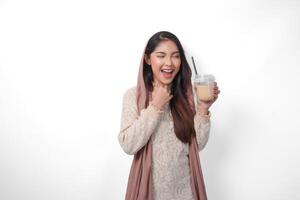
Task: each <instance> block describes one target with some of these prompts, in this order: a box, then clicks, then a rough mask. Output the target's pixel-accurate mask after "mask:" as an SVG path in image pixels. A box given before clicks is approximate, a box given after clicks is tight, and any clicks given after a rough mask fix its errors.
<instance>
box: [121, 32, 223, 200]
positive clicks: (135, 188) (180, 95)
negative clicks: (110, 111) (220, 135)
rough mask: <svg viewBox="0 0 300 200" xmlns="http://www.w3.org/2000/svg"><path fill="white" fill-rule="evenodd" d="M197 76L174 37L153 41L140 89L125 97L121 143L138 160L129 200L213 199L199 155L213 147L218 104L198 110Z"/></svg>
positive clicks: (162, 35) (156, 36)
mask: <svg viewBox="0 0 300 200" xmlns="http://www.w3.org/2000/svg"><path fill="white" fill-rule="evenodd" d="M191 75H192V73H191V69H190V67H189V65H188V62H187V60H186V58H185V55H184V50H183V48H182V45H181V43H180V41H179V40H178V38H177V37H176V36H175V35H174V34H172V33H170V32H166V31H162V32H158V33H156V34H154V35H153V36H152V37H151V38H150V39H149V41H148V43H147V46H146V48H145V52H144V57H143V59H142V62H141V65H140V71H139V76H138V83H137V86H136V87H133V88H130V89H129V90H127V91H126V92H125V94H124V97H123V110H122V120H121V131H120V133H119V142H120V145H121V147H122V148H123V150H124V151H125V152H126V153H128V154H130V155H134V159H133V163H132V166H131V171H130V175H129V180H128V186H127V193H126V200H137V199H146V200H152V199H154V200H171V199H172V200H192V199H195V200H200V199H201V200H205V199H207V198H206V191H205V186H204V180H203V176H202V171H201V165H200V159H199V154H198V152H199V151H200V150H202V149H203V148H204V146H205V145H206V143H207V141H208V137H209V131H210V113H209V111H208V109H209V106H210V105H212V103H213V102H214V101H215V100H214V101H211V102H202V101H200V100H199V101H197V103H199V104H198V105H197V109H196V107H195V105H194V101H193V99H194V93H193V89H192V84H191ZM214 89H215V94H214V95H215V97H217V95H218V93H219V91H218V88H217V86H215V88H214ZM215 99H216V98H215ZM207 105H209V106H207Z"/></svg>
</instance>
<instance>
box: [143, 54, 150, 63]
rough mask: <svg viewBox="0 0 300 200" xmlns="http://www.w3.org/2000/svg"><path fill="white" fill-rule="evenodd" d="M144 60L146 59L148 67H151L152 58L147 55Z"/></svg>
mask: <svg viewBox="0 0 300 200" xmlns="http://www.w3.org/2000/svg"><path fill="white" fill-rule="evenodd" d="M144 58H145V62H146V63H147V64H148V65H151V61H150V56H147V55H146V54H145V56H144Z"/></svg>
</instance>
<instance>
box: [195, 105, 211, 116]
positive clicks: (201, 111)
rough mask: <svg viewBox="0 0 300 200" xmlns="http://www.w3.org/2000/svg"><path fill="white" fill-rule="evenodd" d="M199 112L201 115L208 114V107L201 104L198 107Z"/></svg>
mask: <svg viewBox="0 0 300 200" xmlns="http://www.w3.org/2000/svg"><path fill="white" fill-rule="evenodd" d="M198 112H199V114H200V115H208V113H209V111H208V108H203V107H201V106H199V107H198Z"/></svg>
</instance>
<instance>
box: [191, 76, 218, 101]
mask: <svg viewBox="0 0 300 200" xmlns="http://www.w3.org/2000/svg"><path fill="white" fill-rule="evenodd" d="M214 81H215V77H214V76H213V75H212V74H204V75H203V74H201V75H196V77H195V78H194V84H195V86H196V88H197V90H196V91H197V96H198V98H199V99H200V100H202V101H211V100H213V98H214V97H213V89H212V87H213V83H214Z"/></svg>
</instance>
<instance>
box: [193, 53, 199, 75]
mask: <svg viewBox="0 0 300 200" xmlns="http://www.w3.org/2000/svg"><path fill="white" fill-rule="evenodd" d="M192 61H193V66H194V69H195V73H196V75H198V72H197V69H196V65H195V61H194V58H193V56H192Z"/></svg>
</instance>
